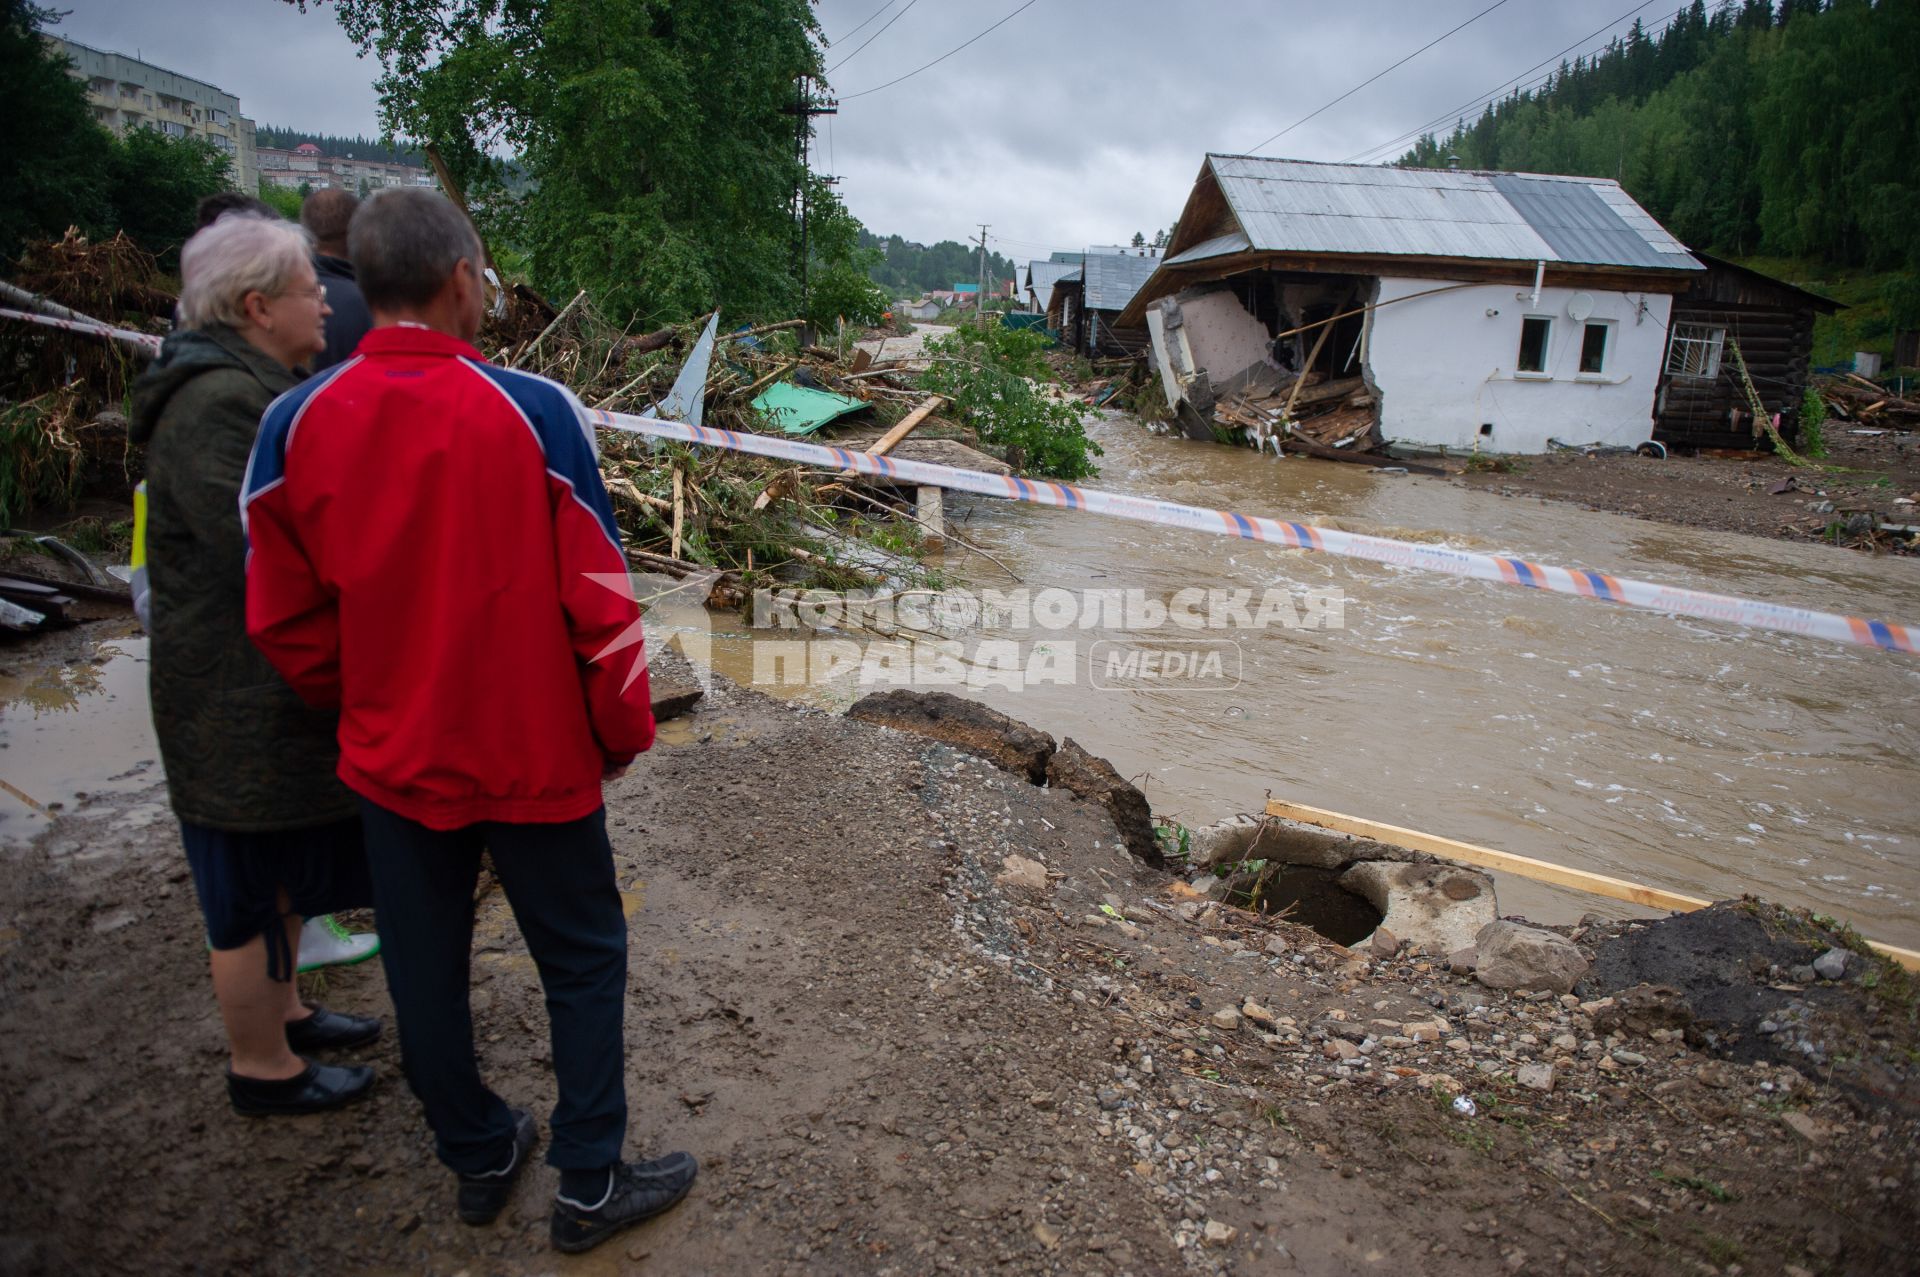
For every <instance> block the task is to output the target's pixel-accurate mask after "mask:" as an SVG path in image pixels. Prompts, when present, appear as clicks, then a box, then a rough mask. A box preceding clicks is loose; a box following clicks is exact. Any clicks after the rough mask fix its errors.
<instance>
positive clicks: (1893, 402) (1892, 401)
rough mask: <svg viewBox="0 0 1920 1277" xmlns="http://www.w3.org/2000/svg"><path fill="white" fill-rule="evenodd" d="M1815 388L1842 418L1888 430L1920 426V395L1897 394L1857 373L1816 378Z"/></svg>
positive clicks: (1829, 406) (1837, 415) (1829, 408)
mask: <svg viewBox="0 0 1920 1277" xmlns="http://www.w3.org/2000/svg"><path fill="white" fill-rule="evenodd" d="M1814 389H1815V391H1816V392H1818V394H1819V396H1820V398H1821V399H1823V400H1825V401H1826V405H1827V410H1828V411H1829V412H1831V413H1832V414H1833V415H1834V416H1836V417H1838V418H1839V419H1840V420H1842V421H1846V422H1851V423H1852V424H1854V425H1857V426H1868V427H1879V428H1882V429H1888V430H1915V429H1920V398H1913V397H1911V396H1902V395H1898V394H1895V393H1894V392H1893V391H1891V390H1889V389H1888V388H1887V387H1885V386H1882V385H1880V384H1878V383H1877V382H1872V381H1868V380H1867V379H1866V378H1865V377H1862V376H1860V375H1859V374H1858V373H1845V374H1842V375H1839V376H1831V377H1819V378H1816V379H1815V381H1814Z"/></svg>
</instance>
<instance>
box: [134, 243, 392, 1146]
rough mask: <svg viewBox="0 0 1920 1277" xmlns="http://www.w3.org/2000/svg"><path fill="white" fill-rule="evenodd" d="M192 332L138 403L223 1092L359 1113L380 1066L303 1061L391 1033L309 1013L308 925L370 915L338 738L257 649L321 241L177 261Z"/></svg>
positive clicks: (156, 607)
mask: <svg viewBox="0 0 1920 1277" xmlns="http://www.w3.org/2000/svg"><path fill="white" fill-rule="evenodd" d="M180 275H181V283H182V288H181V296H180V323H181V327H180V330H179V331H176V332H175V333H174V334H173V335H172V336H170V337H168V338H167V341H166V345H165V346H164V347H163V348H162V350H161V352H160V356H159V358H158V359H156V360H155V361H154V363H153V365H152V367H151V368H149V369H148V370H147V372H146V373H145V375H144V376H142V377H141V379H140V381H139V383H138V384H137V385H136V386H135V388H134V404H133V408H134V415H133V423H132V428H131V433H132V437H133V441H134V442H135V443H141V444H145V445H146V448H147V485H148V517H147V541H146V543H147V561H148V572H149V581H150V587H151V592H152V597H151V607H152V619H151V623H150V624H149V626H148V632H149V633H150V634H151V635H152V638H153V647H152V657H151V660H152V665H151V680H152V697H153V721H154V728H155V731H156V734H157V735H158V736H159V740H160V753H161V758H162V761H163V762H164V763H165V765H166V773H167V790H168V796H169V798H170V799H171V801H172V804H173V810H174V814H175V815H176V816H177V817H178V818H179V821H180V832H181V840H182V842H183V843H184V844H185V846H186V853H187V862H188V865H189V866H190V868H191V870H192V873H193V882H194V888H195V891H196V892H197V894H198V896H199V900H200V909H201V913H202V915H203V917H204V918H205V920H206V927H207V941H208V944H209V946H210V947H211V949H212V958H211V965H212V970H213V991H214V997H215V999H216V1000H217V1001H218V1002H219V1005H220V1014H221V1018H222V1020H223V1021H224V1022H225V1025H226V1031H227V1042H228V1047H229V1051H230V1056H231V1059H230V1063H229V1068H228V1071H227V1092H228V1097H229V1099H230V1100H231V1101H232V1103H233V1107H234V1108H235V1109H236V1110H237V1111H238V1112H240V1113H242V1114H246V1115H249V1116H263V1115H268V1114H281V1113H287V1114H297V1113H312V1112H317V1111H319V1110H322V1109H329V1108H334V1107H336V1106H338V1105H340V1104H344V1103H346V1102H348V1101H350V1100H353V1099H356V1098H358V1097H360V1096H361V1095H364V1094H365V1093H366V1091H367V1089H368V1088H369V1087H370V1086H371V1085H372V1084H373V1070H372V1069H370V1068H367V1067H365V1066H339V1065H331V1064H316V1063H313V1062H311V1061H310V1060H308V1059H306V1058H305V1057H304V1055H303V1054H301V1053H302V1052H305V1051H310V1050H325V1049H329V1048H343V1047H351V1046H359V1045H363V1044H365V1043H368V1042H371V1041H372V1040H373V1039H374V1038H375V1037H377V1036H378V1035H379V1033H380V1028H381V1025H380V1021H378V1020H376V1019H369V1018H364V1017H360V1016H353V1015H346V1014H343V1013H340V1012H335V1011H329V1010H327V1009H326V1008H324V1007H318V1006H314V1005H311V1004H308V1003H303V1002H302V1001H301V1000H300V997H299V993H298V991H297V988H296V986H295V983H294V972H295V967H296V965H297V963H298V959H299V952H298V950H299V941H300V929H301V919H302V918H303V917H306V916H314V915H320V914H327V913H331V912H333V911H334V910H336V909H345V908H353V907H357V906H364V905H368V904H371V903H372V888H371V884H370V882H369V880H368V877H367V868H366V855H365V851H364V848H363V845H362V841H361V832H360V820H359V816H358V813H357V809H356V806H355V802H354V798H353V796H352V795H351V794H350V793H349V792H348V791H347V790H346V788H345V787H344V786H343V785H341V783H340V782H339V781H338V780H337V779H336V778H335V776H334V767H335V764H336V762H337V761H338V747H337V746H336V744H335V741H334V733H335V726H336V724H335V719H334V717H333V716H332V715H328V714H323V713H318V712H316V711H314V710H311V709H309V708H307V706H306V705H305V704H304V703H303V702H302V701H301V700H300V698H299V697H298V696H297V695H296V694H295V693H294V691H293V689H292V688H290V687H288V686H287V684H286V683H285V682H284V681H283V680H282V679H281V678H280V676H279V674H278V673H276V672H275V671H274V668H273V666H271V665H270V664H268V663H267V660H266V658H265V657H264V656H262V655H261V654H260V652H259V651H258V650H257V649H256V648H255V647H254V646H253V644H252V643H251V642H249V641H248V639H247V625H246V553H247V550H246V533H245V531H244V529H243V528H242V526H241V521H240V487H241V483H242V481H243V479H244V477H245V471H246V466H247V457H248V454H249V452H250V451H251V449H252V447H253V441H254V436H255V435H256V434H257V433H258V432H259V427H260V417H261V414H262V413H263V412H264V411H265V410H266V408H267V406H268V404H270V403H272V402H273V400H274V399H275V398H276V397H277V396H279V395H280V394H281V393H282V392H284V391H286V390H289V389H291V388H292V387H293V386H294V385H295V384H296V383H297V382H298V381H299V379H300V373H299V372H298V371H296V370H297V369H298V367H299V365H301V364H304V363H305V362H307V361H308V360H309V359H311V358H312V357H313V356H314V355H315V354H316V353H318V352H319V351H320V350H321V349H322V348H323V347H324V346H325V333H324V327H323V325H324V321H325V318H326V316H327V314H328V313H329V312H328V309H327V301H326V291H325V290H324V289H323V288H321V287H320V285H319V282H318V281H317V279H316V278H315V276H314V270H313V263H312V245H311V242H310V240H309V238H308V236H307V233H306V232H305V231H303V230H302V229H301V228H300V227H298V226H296V225H294V224H292V223H290V222H282V221H277V220H269V219H266V218H262V217H258V216H254V215H250V214H246V213H228V214H226V215H224V216H222V217H220V218H219V220H218V221H216V222H214V223H213V224H212V225H211V226H208V227H206V228H205V229H203V230H201V231H200V232H199V233H197V234H196V235H194V236H193V238H192V239H190V240H188V241H187V244H186V247H185V248H183V249H182V250H181V254H180Z"/></svg>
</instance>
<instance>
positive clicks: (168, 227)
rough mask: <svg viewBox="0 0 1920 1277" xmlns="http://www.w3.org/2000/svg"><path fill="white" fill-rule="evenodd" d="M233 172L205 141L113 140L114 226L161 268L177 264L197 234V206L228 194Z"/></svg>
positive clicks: (148, 135) (136, 132)
mask: <svg viewBox="0 0 1920 1277" xmlns="http://www.w3.org/2000/svg"><path fill="white" fill-rule="evenodd" d="M228 173H229V167H228V163H227V157H226V155H225V153H224V152H222V151H221V150H220V149H219V148H217V147H215V146H214V145H213V143H211V142H209V141H207V140H206V139H205V138H197V137H180V138H175V137H168V136H166V135H165V134H164V133H157V132H155V131H154V130H152V129H133V130H131V131H130V132H128V133H127V134H126V136H124V137H120V138H116V139H114V145H113V150H112V151H111V153H110V154H109V155H108V158H107V198H108V200H109V202H110V203H111V204H112V206H113V209H114V214H115V223H116V225H117V226H118V227H119V229H121V230H124V231H126V233H127V234H128V235H129V236H131V237H132V238H133V240H134V242H135V243H137V244H139V245H140V246H141V247H142V248H144V249H146V250H147V251H148V252H150V253H152V254H153V255H154V256H156V257H158V258H160V259H161V263H162V265H165V264H167V263H168V262H169V261H174V262H177V261H178V260H179V256H178V254H179V251H180V245H182V244H184V243H185V242H186V240H187V237H188V236H189V235H191V234H193V229H194V208H195V206H196V205H198V204H199V203H200V200H201V197H203V196H206V195H211V194H213V193H214V192H215V191H220V190H224V189H226V187H227V178H228ZM104 229H105V228H103V230H104Z"/></svg>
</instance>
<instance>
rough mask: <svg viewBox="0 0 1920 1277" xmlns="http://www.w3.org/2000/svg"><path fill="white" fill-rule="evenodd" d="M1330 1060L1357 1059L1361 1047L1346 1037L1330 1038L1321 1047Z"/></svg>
mask: <svg viewBox="0 0 1920 1277" xmlns="http://www.w3.org/2000/svg"><path fill="white" fill-rule="evenodd" d="M1320 1049H1321V1051H1322V1052H1324V1053H1325V1055H1326V1057H1327V1058H1328V1059H1329V1060H1357V1059H1359V1058H1360V1048H1359V1047H1357V1046H1355V1045H1354V1044H1353V1043H1351V1042H1349V1041H1347V1040H1346V1039H1345V1038H1328V1039H1327V1044H1326V1045H1325V1046H1323V1047H1321V1048H1320Z"/></svg>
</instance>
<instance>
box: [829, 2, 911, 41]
mask: <svg viewBox="0 0 1920 1277" xmlns="http://www.w3.org/2000/svg"><path fill="white" fill-rule="evenodd" d="M897 3H899V0H887V2H886V3H885V4H883V5H881V6H880V7H879V8H878V9H875V10H874V11H873V12H872V13H869V14H868V15H867V22H872V21H873V20H874V19H875V18H877V17H879V16H880V15H881V14H883V13H885V12H886V11H887V10H889V9H891V8H893V6H894V5H895V4H897ZM867 22H862V23H861V24H860V25H859V26H857V27H855V28H854V29H853V30H851V31H849V32H847V33H846V34H845V35H843V36H841V37H840V38H839V39H838V40H834V41H832V43H834V44H844V43H845V42H846V41H848V40H851V39H853V37H855V36H857V35H859V34H860V32H861V30H862V29H863V28H865V27H866V25H867Z"/></svg>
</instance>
